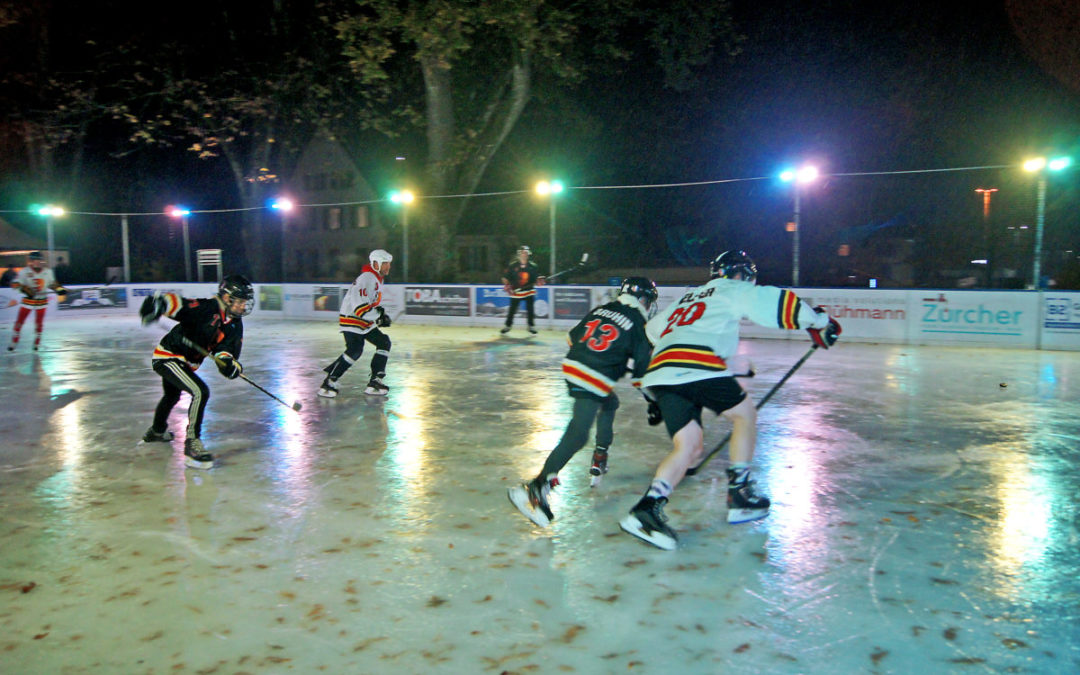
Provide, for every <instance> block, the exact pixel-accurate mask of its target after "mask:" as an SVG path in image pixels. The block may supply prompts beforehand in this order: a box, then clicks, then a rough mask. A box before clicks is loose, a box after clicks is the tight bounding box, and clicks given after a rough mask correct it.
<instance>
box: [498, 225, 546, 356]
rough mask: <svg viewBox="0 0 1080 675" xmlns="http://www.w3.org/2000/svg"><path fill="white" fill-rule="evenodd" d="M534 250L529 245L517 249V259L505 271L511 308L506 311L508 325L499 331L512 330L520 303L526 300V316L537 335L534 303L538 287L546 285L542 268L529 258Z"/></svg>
mask: <svg viewBox="0 0 1080 675" xmlns="http://www.w3.org/2000/svg"><path fill="white" fill-rule="evenodd" d="M530 255H532V251H530V250H529V247H528V246H522V247H521V248H519V249H518V250H517V258H518V259H517V260H515V261H513V262H511V263H510V264H509V265H508V266H507V268H506V271H505V272H503V278H502V282H503V290H505V291H506V292H507V293H509V294H510V309H508V310H507V311H506V325H504V326H503V327H502V329H501V330H500V331H499V332H500V333H502V334H504V335H505V334H506V333H509V332H510V326H511V324H513V323H514V314H516V313H517V309H518V305H520V304H521V302H522V301H524V302H525V318H526V319H527V320H528V325H529V332H530V333H532V334H533V335H536V326H535V325H534V324H535V323H536V316H535V314H534V313H533V305H534V304H535V303H536V287H537V286H543V285H544V277H542V276H540V268H539V267H537V266H536V263H534V262H533V261H531V260H529V256H530Z"/></svg>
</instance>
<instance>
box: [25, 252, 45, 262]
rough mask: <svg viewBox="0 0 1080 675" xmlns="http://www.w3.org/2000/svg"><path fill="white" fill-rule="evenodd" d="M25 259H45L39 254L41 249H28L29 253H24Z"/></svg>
mask: <svg viewBox="0 0 1080 675" xmlns="http://www.w3.org/2000/svg"><path fill="white" fill-rule="evenodd" d="M26 259H27V260H29V261H35V260H42V261H43V260H45V256H43V255H41V251H30V253H28V254H27V255H26Z"/></svg>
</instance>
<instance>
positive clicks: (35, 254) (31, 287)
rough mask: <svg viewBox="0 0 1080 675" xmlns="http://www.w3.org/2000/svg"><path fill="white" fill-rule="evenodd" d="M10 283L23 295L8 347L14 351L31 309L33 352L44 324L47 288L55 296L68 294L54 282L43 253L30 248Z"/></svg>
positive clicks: (59, 297)
mask: <svg viewBox="0 0 1080 675" xmlns="http://www.w3.org/2000/svg"><path fill="white" fill-rule="evenodd" d="M11 287H12V288H14V289H15V290H17V291H19V292H20V293H22V294H23V298H22V305H21V306H20V307H19V313H18V314H17V315H16V316H15V330H14V331H12V333H11V344H10V345H8V351H9V352H13V351H15V347H16V346H18V344H19V333H20V332H21V331H22V327H23V324H24V323H25V322H26V317H28V316H30V312H34V329H35V334H34V351H35V352H36V351H37V350H38V347H40V346H41V332H42V331H43V330H44V328H45V308H46V307H47V306H48V304H49V290H50V289H51V290H53V291H55V292H56V297H57V299H59V300H63V299H64V297H65V296H66V295H67V289H65V288H64V287H63V286H61V285H60V284H59V283H57V281H56V277H55V276H53V271H52V270H51V269H50V268H48V267H45V257H44V256H43V255H41V252H40V251H31V252H30V254H29V255H27V256H26V267H24V268H22V269H21V270H19V273H18V274H17V275H16V276H15V281H14V283H12V285H11Z"/></svg>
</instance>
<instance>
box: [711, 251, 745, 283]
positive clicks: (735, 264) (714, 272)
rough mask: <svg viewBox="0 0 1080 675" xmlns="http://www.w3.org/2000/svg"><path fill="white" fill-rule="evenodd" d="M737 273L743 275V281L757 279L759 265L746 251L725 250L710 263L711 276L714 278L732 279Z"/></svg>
mask: <svg viewBox="0 0 1080 675" xmlns="http://www.w3.org/2000/svg"><path fill="white" fill-rule="evenodd" d="M736 274H740V275H742V280H743V281H750V282H753V281H756V280H757V265H755V264H754V261H753V260H751V259H750V256H748V255H746V251H737V250H736V251H724V252H723V253H721V254H720V255H718V256H716V258H715V259H714V260H713V261H712V264H710V265H709V276H710V277H712V278H713V279H716V278H717V277H723V278H725V279H731V278H734V276H735V275H736Z"/></svg>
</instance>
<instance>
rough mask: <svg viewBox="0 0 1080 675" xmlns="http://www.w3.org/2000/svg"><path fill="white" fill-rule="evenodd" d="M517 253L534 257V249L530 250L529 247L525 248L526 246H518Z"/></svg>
mask: <svg viewBox="0 0 1080 675" xmlns="http://www.w3.org/2000/svg"><path fill="white" fill-rule="evenodd" d="M517 252H518V253H524V254H525V255H532V249H531V248H529V247H528V246H524V245H522V246H518V250H517Z"/></svg>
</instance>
